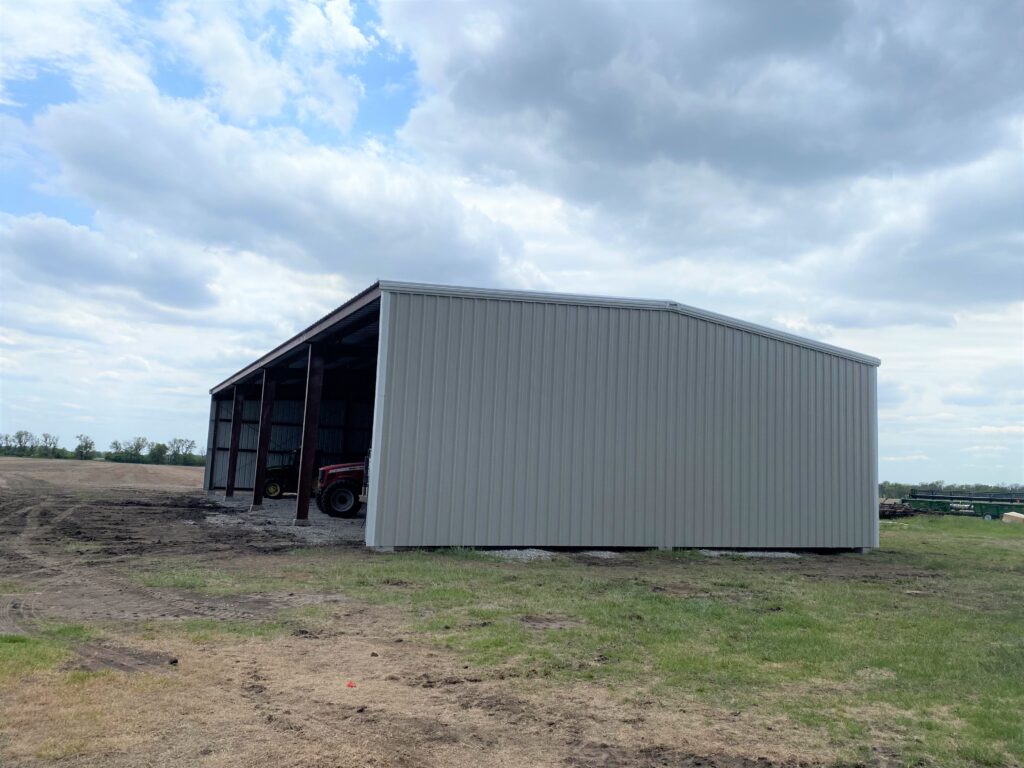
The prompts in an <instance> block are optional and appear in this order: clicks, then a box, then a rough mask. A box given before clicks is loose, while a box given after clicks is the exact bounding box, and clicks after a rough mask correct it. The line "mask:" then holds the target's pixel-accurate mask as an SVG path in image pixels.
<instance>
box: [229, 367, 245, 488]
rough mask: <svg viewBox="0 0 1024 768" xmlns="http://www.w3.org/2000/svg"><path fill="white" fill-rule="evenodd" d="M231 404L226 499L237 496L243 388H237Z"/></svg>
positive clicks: (243, 401)
mask: <svg viewBox="0 0 1024 768" xmlns="http://www.w3.org/2000/svg"><path fill="white" fill-rule="evenodd" d="M233 398H234V399H233V401H232V403H231V443H230V444H229V446H228V479H227V482H226V483H225V484H224V498H230V497H232V496H234V495H235V470H236V469H237V468H238V443H239V440H240V438H241V436H242V405H243V404H244V403H245V396H244V395H243V394H242V388H241V387H239V386H235V388H234V395H233Z"/></svg>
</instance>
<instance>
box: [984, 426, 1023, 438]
mask: <svg viewBox="0 0 1024 768" xmlns="http://www.w3.org/2000/svg"><path fill="white" fill-rule="evenodd" d="M971 432H980V433H981V434H984V435H1024V424H1000V425H995V426H993V425H991V424H986V425H984V426H981V427H971Z"/></svg>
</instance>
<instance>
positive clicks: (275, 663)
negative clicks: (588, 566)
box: [0, 609, 831, 768]
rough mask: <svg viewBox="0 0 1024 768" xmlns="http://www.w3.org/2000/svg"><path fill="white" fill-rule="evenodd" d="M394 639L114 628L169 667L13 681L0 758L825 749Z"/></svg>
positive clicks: (606, 758)
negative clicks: (480, 665) (507, 672)
mask: <svg viewBox="0 0 1024 768" xmlns="http://www.w3.org/2000/svg"><path fill="white" fill-rule="evenodd" d="M337 632H345V634H336V633H337ZM399 637H402V636H401V634H400V633H399V624H398V622H397V621H396V617H395V616H394V615H392V614H389V613H388V612H386V611H383V610H380V609H374V610H368V611H357V612H353V613H352V614H351V615H349V616H338V617H337V619H336V620H335V621H333V622H332V623H331V625H330V628H328V629H327V630H326V632H324V633H323V634H321V635H320V636H316V635H291V634H289V635H284V636H280V637H276V638H273V639H269V640H230V641H228V640H220V641H217V642H210V643H201V644H195V643H192V642H190V641H188V640H187V639H185V638H184V637H183V636H181V635H180V634H177V633H170V634H166V635H160V636H158V637H157V638H155V639H151V640H143V639H141V638H140V637H139V636H132V635H120V636H117V637H116V638H113V640H114V641H116V642H117V643H118V644H123V645H127V644H129V643H130V644H132V646H133V647H136V648H139V649H141V650H145V651H149V652H152V653H154V654H157V653H170V654H173V655H176V656H177V657H178V659H179V664H178V665H177V667H173V668H168V669H167V670H160V671H153V672H149V673H137V674H125V673H122V672H104V673H100V674H88V675H83V674H82V673H75V672H70V673H69V672H66V671H62V672H50V673H46V674H39V675H35V676H33V677H31V678H29V679H27V680H23V681H22V682H21V683H20V684H18V685H17V686H14V687H12V688H9V689H8V690H4V691H2V694H3V695H2V701H3V705H2V709H0V720H2V721H3V722H4V724H5V726H4V731H5V732H6V737H7V743H6V745H5V748H4V754H5V756H6V759H7V760H8V761H9V763H8V764H9V765H12V766H35V765H46V764H50V763H51V762H54V761H58V760H60V761H61V764H67V765H74V766H101V765H102V766H110V767H111V768H135V767H136V766H150V765H161V766H183V767H184V766H194V765H201V766H210V767H211V768H212V767H215V766H216V767H220V766H225V767H226V766H252V765H263V766H355V765H360V766H476V765H480V762H481V754H486V762H487V764H489V765H493V766H508V767H509V768H511V767H512V766H517V767H518V766H523V765H535V766H556V765H566V764H571V761H572V760H575V759H577V758H579V759H581V760H582V762H580V763H578V764H583V765H619V764H621V765H627V764H636V765H645V764H649V765H657V764H660V763H658V762H650V761H648V760H647V756H646V753H645V750H647V749H650V747H651V745H655V746H659V745H660V746H661V748H662V749H663V750H670V751H671V753H673V754H678V755H680V756H683V755H686V754H688V753H696V754H703V755H707V754H715V755H720V762H719V763H718V764H720V765H730V764H733V765H743V764H745V763H744V762H743V760H742V759H741V758H742V757H743V756H746V757H750V756H759V757H764V758H768V759H771V760H772V761H775V762H778V763H795V762H797V761H806V762H808V763H811V762H813V763H817V762H818V761H820V760H821V759H822V758H823V756H828V755H829V754H831V750H830V748H829V746H828V745H827V744H825V743H821V741H820V740H818V741H815V740H808V738H807V735H806V734H805V733H801V732H799V731H798V730H796V729H794V728H793V727H792V725H791V724H789V723H787V721H785V720H782V719H779V718H761V717H759V716H758V715H757V714H756V713H752V712H746V713H739V712H735V713H730V712H724V711H720V710H713V709H710V708H708V707H707V706H706V705H702V704H698V703H696V702H694V703H692V704H689V705H682V706H675V707H672V708H668V707H665V706H663V705H661V704H657V703H655V702H653V701H647V700H644V699H643V698H642V697H641V698H640V700H639V701H637V700H636V698H635V697H634V696H630V694H631V693H634V694H635V693H636V692H631V691H609V690H607V689H606V688H603V687H600V686H594V685H586V684H573V685H567V686H558V687H555V686H553V685H552V684H550V683H548V682H546V681H538V680H524V679H518V678H506V679H502V676H501V673H500V672H498V673H496V674H493V675H488V676H486V677H484V678H482V679H481V678H480V677H479V676H478V675H479V673H476V675H477V676H474V674H472V673H470V672H469V671H467V670H466V669H464V668H463V665H461V664H460V663H458V661H457V660H456V659H455V658H454V657H453V656H451V655H450V654H448V653H445V652H443V651H438V650H435V649H431V648H429V647H425V646H420V645H418V644H416V643H414V642H410V641H409V639H407V638H402V639H403V642H401V643H396V642H394V641H395V639H396V638H399ZM373 654H377V655H373ZM350 680H351V681H352V682H354V683H355V686H356V687H354V688H351V687H348V686H347V683H348V681H350ZM602 745H603V746H602ZM611 745H614V747H612V746H611ZM665 745H671V747H668V746H665ZM630 750H633V752H632V753H631V752H630ZM664 754H667V753H666V752H656V753H655V755H654V758H652V759H660V757H659V756H661V755H664ZM732 757H735V758H736V762H733V763H731V762H730V761H731V759H732Z"/></svg>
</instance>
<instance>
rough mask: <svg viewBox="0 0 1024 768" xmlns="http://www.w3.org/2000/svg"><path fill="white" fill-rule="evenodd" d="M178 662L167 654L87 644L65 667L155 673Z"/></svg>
mask: <svg viewBox="0 0 1024 768" xmlns="http://www.w3.org/2000/svg"><path fill="white" fill-rule="evenodd" d="M177 664H178V660H177V659H176V658H175V657H174V656H171V655H169V654H166V653H156V652H153V651H144V650H142V649H140V648H126V647H124V646H120V645H110V644H105V643H103V644H101V643H86V644H85V645H83V646H81V647H79V648H78V658H77V659H75V660H74V661H72V662H70V663H69V664H66V665H65V669H67V670H84V671H87V672H100V671H103V670H108V669H113V670H116V671H118V672H128V673H133V672H154V671H166V670H169V669H174V668H175V667H176V666H177Z"/></svg>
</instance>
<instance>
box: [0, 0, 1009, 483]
mask: <svg viewBox="0 0 1024 768" xmlns="http://www.w3.org/2000/svg"><path fill="white" fill-rule="evenodd" d="M811 6H813V7H810V6H809V7H806V8H804V9H803V12H801V13H799V14H795V15H792V16H786V13H785V11H780V10H779V9H777V8H768V7H767V6H761V5H760V4H735V5H734V4H729V3H718V2H712V3H703V2H695V3H691V4H687V5H685V6H682V5H671V4H648V5H638V6H629V7H627V6H620V5H614V4H606V5H578V4H574V3H573V2H566V3H559V4H555V5H551V4H531V3H505V2H494V3H488V4H486V5H481V4H473V3H464V4H458V5H456V4H450V5H446V6H444V10H443V12H438V9H437V8H436V7H434V6H426V5H423V4H416V3H405V2H400V3H395V2H390V0H383V2H382V4H381V6H380V11H381V17H382V19H381V24H380V25H379V26H378V25H376V24H374V23H373V22H370V23H367V22H357V14H356V13H355V12H354V9H353V7H352V5H351V4H349V3H347V2H319V1H318V2H301V1H300V0H280V2H278V1H277V0H251V1H249V2H245V3H239V4H234V5H227V4H210V3H200V2H185V1H184V0H182V1H180V2H170V3H166V4H164V5H162V6H159V7H157V8H156V9H155V10H154V11H153V12H152V13H151V14H150V15H145V14H142V13H139V12H138V10H137V8H136V7H135V6H131V5H121V4H117V3H113V2H101V1H100V0H85V1H83V2H79V3H74V4H71V3H69V4H64V3H38V4H37V3H33V4H31V5H30V6H29V5H26V6H21V7H15V6H10V7H7V8H5V11H4V14H5V15H4V24H0V46H2V47H3V49H4V57H3V61H2V66H3V67H4V69H3V70H0V80H2V79H7V80H8V81H9V80H10V79H11V78H13V79H15V80H25V79H29V78H31V77H33V76H35V75H36V74H38V73H40V72H45V73H57V74H61V75H65V76H67V77H68V79H69V81H70V82H71V84H72V85H73V86H74V88H75V90H76V93H77V97H76V98H74V99H71V100H70V101H68V103H64V104H59V105H53V106H50V107H49V108H48V109H38V110H35V111H34V112H33V116H32V117H29V118H25V119H24V121H22V120H20V119H17V118H15V117H11V116H3V117H0V119H2V120H3V124H2V125H0V129H2V132H3V134H4V138H5V146H4V149H3V163H4V170H5V171H7V172H9V176H10V177H11V178H15V177H18V176H30V177H32V179H33V181H32V190H33V191H34V192H37V193H38V194H39V195H41V196H42V195H52V196H62V198H64V199H70V200H72V201H74V204H75V205H76V206H80V207H81V208H82V209H83V210H85V211H87V212H88V215H86V216H81V217H79V218H77V219H75V220H74V221H72V220H70V218H72V217H68V218H67V219H65V218H64V214H63V213H62V212H61V209H60V207H59V206H58V207H55V208H54V210H48V209H44V210H42V211H41V212H37V213H36V212H33V213H26V212H19V213H9V214H7V215H4V216H3V217H2V222H0V229H2V232H0V244H2V246H3V247H4V249H5V250H4V252H3V253H4V259H3V263H2V264H0V269H2V270H3V281H4V291H5V295H4V309H3V311H4V318H3V319H4V325H5V326H7V328H5V330H4V331H3V334H2V336H0V353H2V355H3V374H4V377H5V389H4V398H3V400H4V402H3V404H2V410H0V420H3V422H4V424H5V425H6V424H8V423H10V421H11V419H13V418H14V417H13V416H12V414H14V413H17V414H18V418H19V419H20V418H23V414H26V413H32V412H33V409H36V412H38V404H36V403H34V402H33V404H29V403H28V401H27V400H26V399H25V398H26V397H27V396H28V395H29V394H32V395H33V396H35V395H36V394H37V392H36V391H37V390H38V391H42V392H45V393H47V396H48V397H49V396H52V397H53V398H59V397H66V394H65V393H66V392H67V391H69V388H72V387H77V388H78V389H77V390H75V391H81V392H82V394H81V397H79V396H78V395H76V399H80V400H81V401H82V402H89V403H97V402H104V403H105V402H106V400H105V399H104V398H107V400H110V399H127V400H129V401H132V402H133V403H135V402H137V403H138V407H135V406H132V408H131V409H130V411H131V412H130V413H129V414H128V415H120V414H117V413H115V412H114V410H113V409H111V410H110V412H109V413H107V412H104V413H103V414H102V415H101V418H100V419H99V421H98V422H97V425H98V426H97V429H100V428H103V429H106V427H105V426H104V425H105V424H106V423H107V422H108V421H111V422H115V421H116V422H117V423H122V424H126V425H127V424H128V423H131V424H132V426H131V427H130V428H128V427H127V426H126V427H125V428H124V429H123V432H124V433H128V432H133V431H144V425H145V424H146V423H150V422H151V423H168V424H172V425H173V424H174V423H180V422H184V421H187V420H189V419H191V420H193V421H192V422H189V423H195V424H196V425H197V426H196V429H198V430H201V429H202V425H203V422H204V420H205V418H206V414H205V405H204V404H203V402H202V401H203V399H204V397H203V393H204V392H205V389H206V388H207V387H208V386H209V385H210V384H211V383H213V382H215V381H218V380H220V379H221V378H223V376H224V375H226V374H227V373H229V372H230V371H231V370H233V369H235V368H237V367H238V366H239V365H241V364H242V363H244V362H246V361H247V360H248V359H251V358H253V357H255V356H257V355H258V354H260V353H262V352H263V351H265V350H266V349H267V348H268V347H270V346H272V345H273V344H274V343H276V342H278V341H280V340H281V339H282V338H284V337H286V336H288V335H290V334H291V333H292V332H294V331H295V330H296V329H297V328H301V327H303V326H305V325H307V324H308V322H309V321H310V320H311V319H312V318H315V317H317V316H319V315H320V314H322V313H323V312H325V311H326V310H327V309H329V308H330V307H332V306H335V305H337V304H338V303H340V302H341V301H342V300H344V298H346V296H348V295H350V294H351V293H353V292H355V291H357V290H359V289H360V288H361V287H363V286H365V285H366V284H368V283H369V282H370V281H372V280H373V279H375V278H378V277H395V278H406V279H424V280H432V281H437V282H455V283H463V284H479V285H505V286H512V287H525V288H539V289H550V290H562V291H575V292H584V293H598V294H615V295H633V296H650V297H660V298H672V299H677V300H680V301H684V302H686V303H690V304H694V305H697V306H702V307H706V308H708V309H712V310H716V311H720V312H724V313H726V314H731V315H735V316H739V317H743V318H746V319H750V320H753V321H757V322H763V323H767V324H769V325H774V326H777V327H782V328H786V329H790V330H794V331H796V332H799V333H804V334H808V335H811V336H814V337H817V338H821V339H823V340H826V341H830V342H832V343H836V344H839V345H842V346H848V347H851V348H854V349H858V350H862V351H864V352H868V353H871V354H874V355H877V356H879V357H881V358H882V360H883V366H882V368H881V370H880V372H879V381H880V404H881V405H882V418H881V423H880V428H881V443H882V454H883V456H884V457H888V458H883V461H882V471H883V476H885V475H886V473H889V474H888V476H889V478H890V479H900V478H901V477H905V475H903V474H901V473H905V472H906V471H908V470H913V469H914V462H925V463H926V466H927V468H928V471H929V472H930V473H931V472H934V473H936V475H941V476H943V477H944V478H945V479H947V480H951V481H952V480H970V479H979V480H989V481H998V480H1018V481H1019V480H1020V479H1021V475H1022V474H1024V469H1022V467H1024V441H1021V440H1020V436H1021V434H1022V433H1021V428H1019V427H1018V426H1017V425H1019V424H1021V423H1024V387H1022V384H1021V382H1022V381H1024V284H1022V283H1021V280H1020V275H1021V274H1022V270H1024V255H1022V254H1024V225H1022V222H1021V219H1020V216H1019V211H1020V210H1021V209H1022V207H1024V182H1022V179H1024V173H1021V171H1022V170H1024V169H1022V166H1021V157H1022V154H1021V150H1022V136H1024V91H1022V89H1021V86H1020V82H1019V78H1018V77H1017V75H1016V72H1017V71H1018V70H1020V68H1021V67H1020V66H1018V65H1019V64H1020V63H1021V58H1020V57H1021V54H1020V50H1019V46H1015V45H1014V44H1013V43H1014V40H1013V34H1014V32H1013V30H1014V29H1016V28H1019V26H1020V25H1019V24H1015V23H1014V19H1013V18H1011V17H1012V15H1013V13H1017V12H1018V11H1016V10H1015V11H1013V12H1007V11H1005V10H1003V11H1000V12H999V13H997V14H995V16H990V15H987V14H990V11H989V10H987V9H986V8H984V7H974V6H965V5H963V4H958V3H952V2H949V3H945V4H943V3H935V4H930V5H928V6H900V7H897V8H892V9H890V8H888V7H886V8H885V9H882V8H881V6H878V7H876V6H872V5H870V4H869V5H864V4H851V5H842V4H825V3H822V4H811ZM369 13H370V15H372V8H371V9H370V10H369ZM360 15H363V14H360ZM396 46H400V47H404V51H406V52H407V53H408V54H409V55H411V56H412V58H413V59H414V61H415V63H416V66H417V72H416V82H415V83H414V84H412V85H413V87H410V88H409V91H408V92H409V93H419V94H421V98H420V100H419V102H418V103H417V104H416V105H415V107H414V109H413V111H412V116H411V119H410V120H409V122H408V123H407V124H406V125H405V126H404V127H403V128H401V129H399V130H398V131H397V134H396V135H395V136H390V137H388V136H383V137H382V138H381V140H379V141H377V140H368V139H367V138H366V137H365V136H350V137H346V132H347V131H349V130H350V129H351V126H352V125H353V124H354V121H355V118H356V116H357V115H358V113H359V109H360V105H361V104H362V103H363V102H364V100H365V99H367V98H370V97H371V96H372V90H373V89H372V88H367V87H366V86H365V85H364V83H363V82H362V80H361V79H360V77H359V75H358V74H357V69H356V68H357V67H358V66H359V65H360V64H362V63H363V62H365V61H367V60H368V58H369V57H372V56H374V55H376V54H378V53H381V52H382V50H386V51H387V52H388V55H397V54H396V48H395V47H396ZM168 66H170V67H171V68H172V69H174V70H175V73H176V74H177V75H181V74H182V73H186V74H187V75H189V76H190V77H192V78H194V79H195V83H192V82H191V81H190V82H189V83H188V84H187V87H184V88H182V89H180V91H175V92H174V93H171V92H169V91H168V90H167V80H166V79H165V78H164V79H162V78H161V75H162V74H163V75H166V74H167V73H166V72H165V71H164V68H166V67H168ZM367 82H370V81H369V79H368V81H367ZM157 83H160V84H161V85H160V87H159V88H158V85H157ZM193 85H195V88H193ZM160 88H164V89H165V91H164V92H162V93H161V91H160ZM171 90H173V89H171ZM193 91H195V94H197V95H195V94H194V97H190V96H187V95H182V93H183V92H186V93H193ZM7 93H8V94H9V93H10V90H8V91H7ZM12 114H13V112H12ZM19 114H20V113H19ZM325 127H326V128H328V129H329V130H323V129H324V128H325ZM61 278H65V279H63V280H62V279H61ZM68 278H70V279H68ZM57 306H59V307H60V308H61V311H60V312H59V313H57V312H54V311H53V308H54V307H57ZM200 336H201V337H202V338H203V344H202V345H197V344H196V343H195V341H194V340H195V339H196V338H197V337H200ZM109 348H116V349H117V350H118V353H117V355H113V354H110V353H109V352H108V351H107V350H108V349H109ZM154 350H156V351H155V352H154ZM135 358H142V359H144V360H145V361H146V362H147V363H148V364H149V368H148V369H147V368H145V367H144V366H139V365H138V364H137V361H136V363H135V364H133V362H132V361H133V360H134V359H135ZM96 359H103V360H104V361H106V362H105V366H106V369H107V370H108V371H109V373H110V376H111V378H110V379H109V383H107V384H105V385H103V387H97V386H95V385H94V384H91V383H88V382H89V380H90V374H89V372H90V371H92V370H95V360H96ZM51 371H56V372H57V373H56V375H55V376H52V377H51V376H49V375H48V374H49V372H51ZM44 374H47V375H44ZM17 377H22V378H21V379H17V381H20V383H16V381H15V380H16V378H17ZM168 381H174V382H175V384H174V387H173V390H168V389H167V382H168ZM83 382H85V383H83ZM50 388H52V390H51V389H50ZM161 388H162V389H161ZM189 392H194V393H195V394H194V395H189V394H188V393H189ZM55 402H60V401H59V400H55ZM162 407H165V408H166V411H167V413H168V414H171V415H170V416H166V417H165V416H164V415H161V414H162V413H163V411H161V410H160V409H161V408H162ZM55 418H56V417H55ZM130 419H137V421H129V420H130ZM161 419H166V422H161V421H160V420H161ZM119 420H120V421H119ZM147 420H149V421H147ZM46 426H47V428H48V429H50V431H53V427H52V424H47V425H46ZM41 428H42V427H40V428H39V429H41ZM167 428H168V429H169V428H170V427H167ZM37 431H39V430H37ZM114 436H118V437H123V436H124V435H123V434H117V435H113V434H112V435H111V437H114ZM153 436H159V435H156V434H154V435H153ZM193 436H195V435H193ZM979 436H983V437H979ZM973 442H984V443H992V445H993V446H995V447H994V448H993V451H995V453H993V454H986V453H985V452H984V451H974V450H965V449H964V446H965V445H967V448H968V449H971V448H972V447H974V446H972V445H970V444H971V443H973ZM981 447H984V446H981ZM996 453H998V454H999V455H1001V456H1003V457H1005V458H1006V461H1005V462H1004V461H1002V460H1000V463H1001V464H1004V465H1005V468H1002V469H1000V468H997V467H994V466H982V467H980V468H979V467H968V465H966V464H964V461H963V460H964V459H965V458H967V459H970V458H974V457H978V456H986V455H996ZM1018 459H1021V460H1018ZM889 462H893V463H892V464H890V463H889ZM976 463H978V464H982V465H984V464H986V462H984V461H978V462H976ZM988 464H992V462H988Z"/></svg>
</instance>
